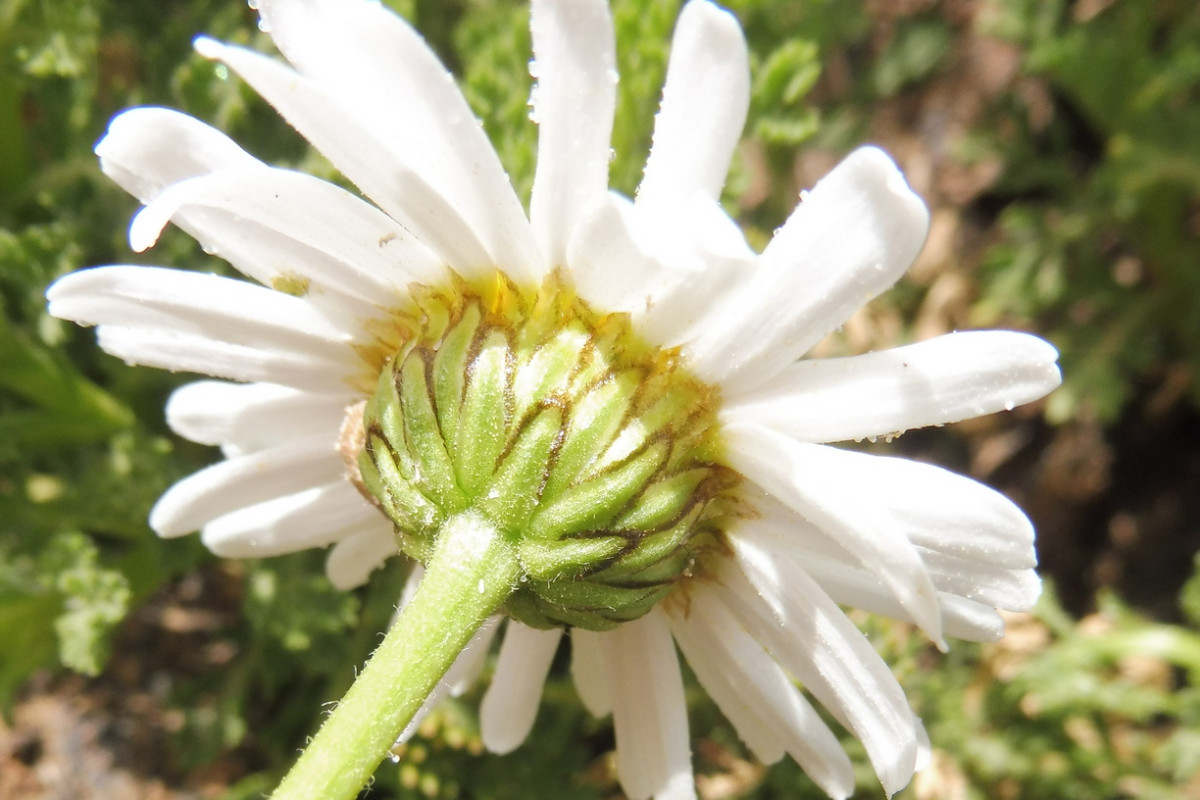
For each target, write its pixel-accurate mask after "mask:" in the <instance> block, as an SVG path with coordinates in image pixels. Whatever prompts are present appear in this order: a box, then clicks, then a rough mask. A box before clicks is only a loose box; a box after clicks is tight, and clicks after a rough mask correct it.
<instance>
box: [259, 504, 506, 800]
mask: <svg viewBox="0 0 1200 800" xmlns="http://www.w3.org/2000/svg"><path fill="white" fill-rule="evenodd" d="M435 542H436V543H435V545H434V553H433V557H432V558H431V559H430V560H429V564H428V565H427V567H426V571H425V577H424V578H422V579H421V584H420V586H419V587H418V588H417V592H416V594H415V595H414V596H413V598H412V600H411V601H410V602H409V603H408V605H406V606H405V607H404V609H403V611H402V612H401V614H400V618H399V619H397V620H396V623H395V624H394V625H393V626H392V629H391V630H390V631H388V633H387V636H386V637H384V640H383V644H381V645H380V646H379V649H378V650H376V651H375V653H374V655H372V656H371V659H370V660H369V661H368V662H367V665H366V666H365V667H364V668H363V670H362V672H361V673H360V674H359V676H358V678H357V679H356V680H355V681H354V684H353V685H352V686H351V687H350V690H349V691H348V692H346V696H345V697H344V698H342V701H341V702H340V703H339V704H338V706H337V708H335V709H334V711H333V713H332V714H330V715H329V718H328V719H326V720H325V724H324V725H322V726H321V729H320V730H319V731H318V732H317V735H316V736H315V737H314V738H313V740H312V742H310V743H309V745H308V747H307V748H306V749H305V751H304V752H303V753H302V754H301V755H300V759H299V760H298V761H297V762H296V765H295V766H294V767H292V769H291V771H290V772H289V773H288V774H287V775H286V776H285V777H284V779H283V782H282V783H281V784H280V785H279V788H278V789H276V790H275V794H274V795H272V800H352V798H354V797H356V796H357V795H358V793H359V791H360V790H361V789H362V787H363V786H365V785H366V784H367V782H368V781H369V780H370V778H371V776H372V775H373V774H374V772H375V769H376V768H377V767H378V766H379V762H380V761H382V760H383V758H384V756H386V755H387V753H388V751H389V750H390V749H391V747H392V745H393V744H394V743H395V741H396V737H397V736H399V735H400V732H401V731H403V730H404V727H405V726H406V725H407V724H408V723H409V721H410V720H412V718H413V716H414V715H415V714H416V713H417V711H418V710H420V708H421V704H422V703H424V702H425V698H426V697H428V696H429V693H430V692H431V691H433V688H434V687H435V686H436V685H437V682H438V681H439V680H440V679H441V678H442V676H443V675H444V674H445V673H446V670H447V669H449V668H450V665H451V664H453V663H454V659H455V658H456V657H457V656H458V654H459V653H461V652H462V650H463V648H464V647H465V646H466V645H467V642H469V641H470V639H471V637H472V636H473V635H474V634H475V631H477V630H478V629H479V626H480V625H482V624H483V622H484V620H486V619H487V618H488V617H489V616H490V615H491V614H493V613H495V611H496V610H497V609H498V608H499V607H500V606H501V605H503V604H504V601H505V600H507V599H508V597H509V595H511V594H512V592H513V590H514V589H515V588H516V586H517V579H518V576H519V567H518V563H517V558H516V555H515V553H514V551H513V549H512V546H511V545H510V544H509V543H508V542H507V541H505V539H504V538H503V536H502V535H501V534H500V533H499V532H498V531H497V530H496V529H495V527H494V526H493V525H492V524H491V523H490V522H489V521H488V520H487V519H485V518H484V517H483V516H481V515H479V514H477V513H476V512H474V511H465V512H462V513H459V514H456V515H455V516H453V517H451V518H450V519H449V520H447V521H446V523H445V524H444V525H443V526H442V528H441V530H440V531H439V532H438V535H437V537H436V539H435Z"/></svg>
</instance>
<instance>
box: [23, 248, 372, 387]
mask: <svg viewBox="0 0 1200 800" xmlns="http://www.w3.org/2000/svg"><path fill="white" fill-rule="evenodd" d="M46 298H47V299H48V300H49V301H50V305H49V311H50V313H51V314H53V315H54V316H57V317H60V318H62V319H69V320H72V321H74V322H78V323H80V324H81V325H103V324H116V325H120V326H123V327H126V326H127V327H139V328H142V327H144V328H148V329H152V330H153V329H157V330H159V331H161V332H162V333H164V334H183V335H193V336H194V335H199V336H204V337H212V338H214V339H216V340H217V341H221V342H228V343H230V344H235V345H239V346H243V347H251V348H262V349H266V350H280V351H291V352H294V353H297V354H304V355H309V356H312V357H313V358H314V360H324V361H331V362H337V361H343V362H346V363H353V359H355V356H354V354H353V351H352V350H351V349H350V346H349V344H348V342H349V339H350V334H348V333H347V332H345V331H343V330H340V329H339V328H337V327H335V326H333V325H332V324H330V322H329V320H328V318H326V317H325V316H323V315H322V314H320V313H319V312H317V311H316V310H315V309H314V308H313V307H312V305H311V304H309V303H306V302H304V301H303V300H302V299H300V298H297V297H291V296H289V295H286V294H282V293H280V292H275V291H272V290H270V289H266V288H264V287H261V286H255V285H253V284H250V283H246V282H245V281H239V280H232V279H230V278H222V277H220V276H217V275H206V274H202V273H198V272H185V271H183V270H174V269H163V268H159V267H137V266H114V267H97V268H94V269H85V270H80V271H79V272H72V273H71V274H69V275H66V276H64V277H62V278H60V279H59V280H58V281H56V282H55V283H54V284H53V285H52V286H51V287H50V288H49V289H48V290H47V291H46Z"/></svg>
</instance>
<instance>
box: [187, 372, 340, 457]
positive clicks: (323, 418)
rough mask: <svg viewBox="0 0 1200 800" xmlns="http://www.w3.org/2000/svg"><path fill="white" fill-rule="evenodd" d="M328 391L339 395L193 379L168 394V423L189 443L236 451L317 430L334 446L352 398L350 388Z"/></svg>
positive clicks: (259, 447) (281, 387)
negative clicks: (189, 441)
mask: <svg viewBox="0 0 1200 800" xmlns="http://www.w3.org/2000/svg"><path fill="white" fill-rule="evenodd" d="M331 388H335V389H341V390H342V391H341V392H339V393H337V394H330V395H318V394H313V393H311V392H301V391H297V390H296V389H291V388H288V387H287V386H276V385H274V384H270V383H250V384H241V383H226V382H224V381H196V382H195V383H188V384H185V385H183V386H180V387H179V388H178V389H176V390H175V391H174V392H172V393H171V396H170V398H168V400H167V408H166V415H167V424H168V425H170V426H171V430H173V431H175V432H176V433H178V434H179V435H180V436H183V437H186V438H188V439H191V440H192V441H193V442H199V443H200V444H211V445H226V446H232V447H234V448H236V449H237V450H238V451H240V452H250V451H253V450H258V449H261V448H263V447H267V446H270V445H273V444H277V443H282V442H284V441H287V440H290V439H294V438H296V437H297V436H299V437H304V436H308V435H310V434H317V433H322V432H324V433H325V434H326V435H327V436H328V439H329V441H330V442H333V441H336V438H337V435H338V430H339V428H340V427H341V424H342V419H343V417H344V416H345V413H346V407H347V406H348V405H350V404H351V403H353V402H354V398H353V397H352V391H351V389H350V387H349V386H341V387H336V386H335V387H331Z"/></svg>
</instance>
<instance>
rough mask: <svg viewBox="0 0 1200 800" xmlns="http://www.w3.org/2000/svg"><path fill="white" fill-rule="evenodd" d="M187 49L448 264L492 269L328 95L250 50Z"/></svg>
mask: <svg viewBox="0 0 1200 800" xmlns="http://www.w3.org/2000/svg"><path fill="white" fill-rule="evenodd" d="M195 46H196V50H197V51H198V52H199V53H200V54H201V55H203V56H204V57H206V58H212V59H217V60H220V61H222V62H224V63H225V64H226V65H227V66H228V67H229V68H230V69H232V70H233V71H235V72H237V73H238V74H239V75H240V76H241V77H242V79H243V80H245V81H246V82H247V83H249V84H250V85H251V86H252V87H253V88H254V90H255V91H257V92H258V93H259V94H261V95H262V96H263V98H264V99H266V101H267V102H269V103H270V104H271V105H272V106H274V107H275V109H276V110H277V111H278V112H279V113H280V114H281V115H283V117H284V118H285V119H287V121H288V122H290V123H291V124H292V125H293V126H294V127H295V128H296V129H297V130H298V131H299V132H300V133H301V134H302V135H303V136H304V137H305V138H306V139H308V140H309V141H310V142H311V143H312V144H313V146H315V147H316V148H317V149H318V150H320V151H321V152H322V153H324V154H325V156H326V157H327V158H328V159H329V160H330V161H331V162H332V163H333V165H334V166H336V167H337V168H338V169H339V170H341V172H342V174H344V175H345V176H346V177H347V178H349V179H350V180H351V181H353V182H354V184H355V185H356V186H358V188H359V189H361V190H362V191H363V193H364V194H366V195H367V196H368V197H370V198H371V199H372V200H374V201H375V202H376V203H378V204H379V206H380V208H382V209H383V210H384V211H385V212H387V213H388V214H389V215H391V216H392V217H393V218H394V219H395V220H396V221H398V222H399V223H400V224H401V225H403V226H404V227H406V228H408V229H409V230H411V231H412V232H413V233H414V234H415V235H416V236H417V238H418V239H420V240H422V241H423V242H424V243H425V244H426V245H428V246H429V247H431V248H432V249H433V250H434V251H435V252H437V253H438V254H439V255H441V256H442V257H443V258H444V259H445V260H446V262H447V263H448V264H449V265H450V266H451V267H453V268H454V269H456V270H458V271H459V272H460V273H462V274H464V275H472V274H475V273H476V272H478V271H479V270H481V269H484V268H489V267H490V266H492V265H493V264H494V261H493V259H492V257H491V256H490V255H489V253H488V250H487V248H486V247H484V245H483V243H481V241H480V239H479V238H478V237H477V236H476V234H475V232H474V231H473V230H472V228H471V225H470V223H469V222H468V221H467V220H465V219H464V218H463V216H462V215H461V214H460V213H459V211H458V210H457V209H456V208H455V206H454V205H453V204H452V203H451V202H450V201H449V200H447V199H446V198H445V197H443V196H442V195H441V194H439V193H438V192H437V190H436V189H434V188H433V187H432V186H431V185H430V184H429V182H428V181H427V180H426V179H425V178H424V177H422V175H420V174H418V172H417V170H416V169H415V167H414V166H413V165H411V164H409V163H408V162H407V161H406V160H405V158H406V157H408V158H413V157H414V156H413V155H412V154H411V153H408V154H403V153H401V152H399V151H398V150H397V148H396V147H395V146H393V145H391V144H387V143H385V142H384V140H382V139H381V138H380V136H379V134H378V133H376V132H375V131H373V130H372V129H371V128H369V127H368V126H367V125H365V124H364V123H362V122H360V121H359V120H358V119H357V118H356V117H355V115H354V114H353V112H352V111H351V110H350V108H349V107H348V106H347V104H346V103H345V102H344V101H342V100H341V99H340V98H338V97H337V96H336V95H334V94H332V93H330V92H329V91H327V90H325V89H324V88H322V87H321V86H319V85H318V84H317V83H315V82H314V81H312V80H310V79H308V78H306V77H305V76H303V75H300V74H298V73H296V72H295V71H293V70H291V69H288V68H287V67H286V66H284V65H283V64H280V63H279V62H277V61H275V60H273V59H270V58H267V57H265V56H263V55H261V54H259V53H256V52H254V51H252V50H246V49H244V48H240V47H231V46H227V45H223V44H220V43H219V42H216V41H214V40H212V39H206V38H200V39H197V40H196V43H195ZM527 227H528V226H527Z"/></svg>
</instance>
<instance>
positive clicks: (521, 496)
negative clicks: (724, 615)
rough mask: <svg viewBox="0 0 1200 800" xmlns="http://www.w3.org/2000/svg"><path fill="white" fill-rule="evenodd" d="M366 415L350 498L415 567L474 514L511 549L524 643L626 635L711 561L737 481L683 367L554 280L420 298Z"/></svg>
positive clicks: (623, 319)
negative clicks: (579, 633)
mask: <svg viewBox="0 0 1200 800" xmlns="http://www.w3.org/2000/svg"><path fill="white" fill-rule="evenodd" d="M418 294H419V297H418V299H417V300H416V301H415V305H416V307H415V308H413V309H412V310H410V311H405V312H402V313H398V314H397V315H396V319H395V330H396V331H398V332H403V333H397V334H396V335H397V338H399V339H402V340H403V341H402V343H401V344H400V347H399V348H398V351H397V352H396V353H395V355H394V356H392V357H391V358H390V359H389V360H388V361H387V362H386V363H384V364H383V365H382V366H381V368H380V371H379V377H378V383H377V387H376V391H375V394H374V395H373V396H372V398H371V399H370V401H369V402H368V403H367V404H366V407H365V409H364V411H363V420H362V425H363V437H362V441H363V443H364V446H363V450H362V451H361V453H360V454H359V455H358V464H359V470H360V473H361V477H362V485H361V487H360V488H362V489H363V491H364V493H366V494H367V495H368V496H369V497H370V498H371V499H372V500H373V501H374V502H375V503H376V504H377V505H379V507H380V508H381V509H382V510H383V511H384V512H385V513H387V514H388V516H389V517H390V518H391V519H392V521H393V522H394V523H395V526H396V532H397V537H398V539H399V543H400V547H401V548H402V549H403V550H404V551H405V552H406V553H407V554H408V555H410V556H411V557H413V558H415V559H418V560H421V561H424V560H426V559H428V558H429V556H430V554H431V553H432V551H433V544H434V537H436V535H437V531H438V529H439V527H440V526H441V525H442V524H443V523H444V522H445V520H446V519H448V518H450V517H452V516H453V515H455V514H459V513H462V512H464V511H466V510H471V511H472V512H474V513H478V514H481V515H483V516H484V517H485V518H486V519H488V520H489V522H490V523H491V524H492V525H494V526H495V528H496V529H497V530H499V531H501V533H502V535H503V536H504V537H505V538H506V539H507V540H508V541H509V542H510V543H511V544H512V546H513V547H514V549H515V552H516V553H517V554H518V559H519V561H520V564H521V570H522V575H521V580H520V584H519V587H518V589H517V591H516V593H515V594H514V595H513V597H512V598H511V599H510V600H509V601H508V603H507V605H506V610H507V612H508V613H509V614H510V615H512V616H514V617H516V618H518V619H520V620H521V621H523V622H525V623H527V624H530V625H534V626H536V627H552V626H557V625H575V626H580V627H584V628H588V629H591V630H605V629H608V628H612V627H614V626H615V625H616V624H618V623H619V622H621V621H625V620H630V619H635V618H637V617H639V616H641V615H642V614H645V613H646V612H647V611H649V610H650V608H651V607H653V605H654V604H655V603H656V602H658V601H659V600H661V599H662V598H663V597H665V596H666V594H667V593H668V592H670V590H671V587H672V586H673V585H674V583H675V581H676V580H677V579H678V578H679V577H680V576H681V575H684V574H689V573H690V571H691V569H692V567H693V564H694V562H695V559H696V557H697V555H698V554H699V552H700V551H701V550H703V549H704V548H706V547H711V546H713V544H714V542H715V541H716V539H717V537H719V534H720V524H719V523H720V518H721V517H723V516H724V515H726V514H728V513H729V510H730V503H729V501H728V498H729V496H730V493H731V491H732V489H733V487H734V486H735V485H736V483H737V477H736V475H735V474H734V473H733V472H732V471H730V470H728V469H727V468H725V467H723V466H721V464H720V462H719V460H718V456H719V453H720V449H721V448H720V442H719V441H718V438H717V426H716V403H717V397H716V393H715V391H714V390H713V389H712V388H711V387H709V386H707V385H705V384H703V383H702V382H700V381H698V380H696V379H695V378H693V377H692V376H691V375H690V374H688V373H687V371H686V370H685V369H684V368H683V367H682V366H681V364H680V363H679V359H678V354H677V353H675V352H672V351H663V350H659V349H657V348H654V347H651V346H649V345H647V344H645V343H644V342H642V341H641V340H640V339H638V338H637V337H636V336H635V335H634V333H633V331H632V328H631V326H630V324H629V320H628V317H627V316H626V315H623V314H607V315H606V314H598V313H596V312H594V311H592V310H591V309H590V308H589V307H588V306H587V305H585V304H584V303H583V302H582V301H581V300H579V299H578V297H577V296H576V295H575V294H574V292H573V291H572V290H571V288H570V287H569V286H568V285H567V284H566V283H565V280H564V278H563V276H561V275H557V274H556V275H552V276H551V277H549V278H548V279H547V280H546V281H545V283H544V284H543V286H542V287H541V288H540V289H539V290H537V291H530V292H522V291H521V290H519V289H518V288H517V287H515V286H513V285H512V284H511V282H509V281H508V280H507V279H506V278H504V277H503V276H501V275H497V276H496V277H495V279H494V280H492V281H489V282H486V283H484V282H480V283H478V284H468V283H467V282H465V281H462V280H459V279H456V280H455V281H454V283H453V284H452V285H451V286H450V287H448V288H446V289H445V290H434V289H427V288H426V289H424V290H422V291H420V292H419V293H418Z"/></svg>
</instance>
